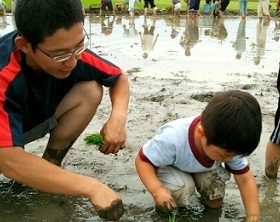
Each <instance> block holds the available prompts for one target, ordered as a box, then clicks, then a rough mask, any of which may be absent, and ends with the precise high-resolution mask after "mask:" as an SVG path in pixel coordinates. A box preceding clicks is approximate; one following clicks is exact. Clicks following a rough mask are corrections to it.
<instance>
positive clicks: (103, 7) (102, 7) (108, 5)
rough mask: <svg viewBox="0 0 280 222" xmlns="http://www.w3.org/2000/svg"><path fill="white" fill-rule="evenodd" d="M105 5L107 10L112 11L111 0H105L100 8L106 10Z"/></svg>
mask: <svg viewBox="0 0 280 222" xmlns="http://www.w3.org/2000/svg"><path fill="white" fill-rule="evenodd" d="M106 7H108V10H109V11H110V12H111V11H113V3H112V1H111V0H105V1H104V2H103V3H102V5H101V9H102V10H103V11H105V10H106Z"/></svg>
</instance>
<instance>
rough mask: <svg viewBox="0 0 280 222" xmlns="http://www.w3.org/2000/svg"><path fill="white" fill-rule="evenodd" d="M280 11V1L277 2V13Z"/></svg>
mask: <svg viewBox="0 0 280 222" xmlns="http://www.w3.org/2000/svg"><path fill="white" fill-rule="evenodd" d="M279 10H280V0H278V1H277V2H276V13H278V12H279Z"/></svg>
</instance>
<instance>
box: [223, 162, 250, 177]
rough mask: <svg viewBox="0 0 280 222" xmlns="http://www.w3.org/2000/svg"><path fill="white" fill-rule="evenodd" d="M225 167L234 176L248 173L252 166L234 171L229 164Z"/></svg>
mask: <svg viewBox="0 0 280 222" xmlns="http://www.w3.org/2000/svg"><path fill="white" fill-rule="evenodd" d="M225 167H226V169H227V171H228V172H230V173H232V174H236V175H241V174H244V173H247V172H248V171H249V170H250V166H249V165H247V166H246V167H245V168H243V169H242V170H232V169H230V168H229V166H228V165H227V164H225Z"/></svg>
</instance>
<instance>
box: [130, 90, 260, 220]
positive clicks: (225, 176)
mask: <svg viewBox="0 0 280 222" xmlns="http://www.w3.org/2000/svg"><path fill="white" fill-rule="evenodd" d="M261 129H262V114H261V109H260V106H259V104H258V102H257V100H256V99H255V98H254V97H253V96H251V95H250V94H249V93H246V92H242V91H239V90H231V91H227V92H221V93H218V94H216V95H215V96H214V97H213V98H212V99H211V100H210V102H209V103H208V105H207V106H206V108H205V109H204V111H203V112H202V114H201V115H198V116H192V117H188V118H184V119H178V120H175V121H173V122H170V123H167V124H165V125H163V126H161V127H160V128H159V129H158V131H157V134H156V135H155V137H153V138H152V139H151V140H149V141H148V142H147V143H145V144H144V146H143V147H142V148H141V149H140V150H139V152H138V155H137V157H136V160H135V164H136V169H137V172H138V174H139V177H140V179H141V180H142V182H143V184H144V185H145V186H146V188H147V189H148V191H149V192H150V193H151V195H152V196H153V198H154V201H155V205H156V209H157V210H158V211H161V212H166V213H168V212H170V211H172V210H174V209H176V208H177V207H185V206H187V205H188V204H189V198H190V196H191V195H193V194H194V192H195V187H196V189H197V191H198V192H199V193H200V194H201V202H202V204H203V205H204V206H205V207H207V208H211V209H219V208H221V207H222V204H223V198H224V196H225V182H226V180H229V178H230V173H232V174H233V175H234V179H235V181H236V183H237V184H238V187H239V189H240V193H241V196H242V200H243V204H244V206H245V210H246V215H247V221H259V217H260V207H259V199H258V191H257V187H256V183H255V180H254V177H253V175H252V173H251V171H250V167H249V164H248V161H247V160H246V158H244V156H247V155H249V154H251V153H252V152H253V151H254V150H255V149H256V147H257V145H258V143H259V140H260V134H261ZM223 162H224V164H225V167H223V165H222V163H223Z"/></svg>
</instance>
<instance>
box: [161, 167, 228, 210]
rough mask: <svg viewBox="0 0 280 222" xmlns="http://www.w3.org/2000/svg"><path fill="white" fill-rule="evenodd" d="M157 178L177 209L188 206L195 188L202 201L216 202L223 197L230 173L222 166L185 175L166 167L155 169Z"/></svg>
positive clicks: (176, 169) (185, 173)
mask: <svg viewBox="0 0 280 222" xmlns="http://www.w3.org/2000/svg"><path fill="white" fill-rule="evenodd" d="M157 176H158V178H159V180H160V181H161V182H162V183H163V185H164V186H165V187H166V188H167V189H168V190H169V191H170V192H171V193H172V196H173V198H174V199H175V201H176V204H177V205H178V207H184V206H187V205H189V200H190V197H191V196H192V195H193V194H194V192H195V188H196V189H197V191H198V192H199V193H200V195H201V199H202V200H216V199H220V198H223V197H224V196H225V182H226V181H227V180H229V179H230V173H229V172H228V171H227V170H226V169H225V168H224V167H222V166H219V167H218V168H217V169H215V170H212V171H207V172H202V173H187V172H183V171H181V170H179V169H178V168H175V167H173V166H167V167H162V168H158V169H157Z"/></svg>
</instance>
